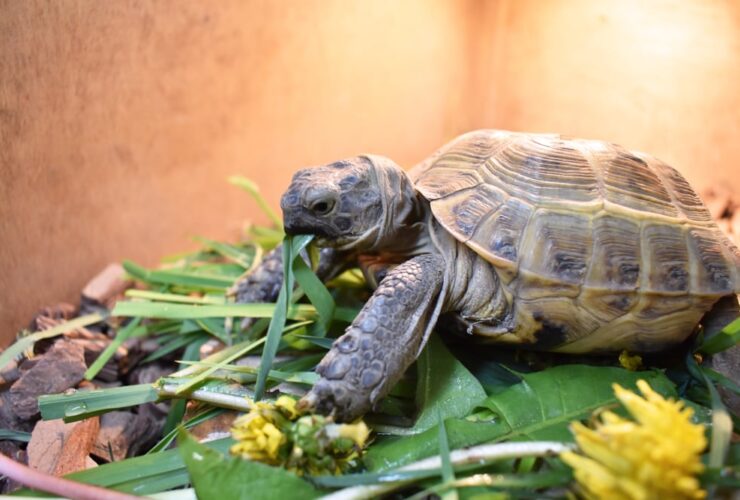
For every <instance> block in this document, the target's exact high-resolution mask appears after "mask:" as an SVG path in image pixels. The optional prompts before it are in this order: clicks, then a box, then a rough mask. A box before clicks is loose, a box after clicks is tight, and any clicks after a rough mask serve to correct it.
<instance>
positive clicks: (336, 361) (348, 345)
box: [300, 255, 444, 421]
mask: <svg viewBox="0 0 740 500" xmlns="http://www.w3.org/2000/svg"><path fill="white" fill-rule="evenodd" d="M443 274H444V261H443V259H442V258H441V257H439V256H436V255H420V256H418V257H414V258H413V259H411V260H408V261H406V262H405V263H403V264H401V265H400V266H398V267H396V268H395V269H393V270H392V271H390V272H389V273H388V275H387V276H386V277H385V278H384V279H383V281H381V283H380V286H379V287H378V289H377V290H375V293H374V294H373V296H372V297H371V298H370V300H369V301H368V302H367V304H365V307H363V309H362V311H360V314H359V315H358V316H357V318H356V319H355V320H354V322H353V323H352V325H350V326H349V327H348V328H347V330H346V332H345V333H344V335H342V336H341V337H340V338H338V339H337V340H336V341H335V342H334V344H333V345H332V348H331V350H330V351H329V353H328V354H327V355H326V356H325V357H324V359H323V360H322V361H321V363H320V364H319V366H318V367H317V368H316V371H317V372H318V373H319V375H321V379H320V380H319V381H318V382H317V383H316V385H315V386H314V387H313V389H312V390H311V392H309V393H308V394H307V395H306V396H305V397H304V398H303V399H302V400H301V403H300V405H301V406H302V407H303V408H304V409H314V410H316V411H318V412H319V413H323V414H331V415H333V416H334V417H335V418H336V419H337V420H338V421H351V420H354V419H355V418H357V417H359V416H361V415H362V414H364V413H366V412H367V411H369V410H370V409H371V408H372V407H373V406H374V405H375V404H376V403H378V401H380V400H381V399H382V398H383V397H384V396H385V395H386V394H387V393H388V391H390V389H391V388H392V387H393V385H394V384H395V383H396V382H397V381H398V379H399V378H401V375H403V373H404V372H405V371H406V369H407V368H408V367H409V365H411V363H413V361H414V360H415V359H416V358H417V356H418V355H419V352H420V351H421V349H422V347H423V346H424V343H425V342H426V340H427V338H428V335H429V332H430V331H431V329H432V328H433V327H434V323H436V320H437V316H438V314H439V311H440V308H441V305H442V300H440V299H443V297H442V295H443V293H441V290H442V287H443V281H444V279H443Z"/></svg>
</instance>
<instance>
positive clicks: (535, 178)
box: [485, 135, 599, 203]
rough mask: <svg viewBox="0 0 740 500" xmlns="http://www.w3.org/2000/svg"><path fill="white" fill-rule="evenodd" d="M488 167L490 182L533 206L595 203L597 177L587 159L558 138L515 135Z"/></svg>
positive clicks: (486, 166) (597, 191)
mask: <svg viewBox="0 0 740 500" xmlns="http://www.w3.org/2000/svg"><path fill="white" fill-rule="evenodd" d="M485 168H486V170H487V172H488V174H489V176H488V178H487V180H488V181H489V182H493V183H498V184H500V185H504V186H506V189H507V190H509V191H510V192H511V193H512V194H514V195H516V196H520V197H522V198H523V199H525V200H527V201H529V202H531V203H541V202H547V201H549V202H558V203H560V202H563V201H566V200H569V201H575V202H590V201H594V200H596V199H597V198H598V196H599V189H598V183H597V179H596V176H595V175H594V172H593V169H592V167H591V165H590V164H589V162H588V160H587V159H586V157H585V156H584V155H583V153H582V152H580V151H579V150H577V149H576V148H575V147H574V146H573V145H571V144H569V142H568V141H564V140H562V139H560V138H558V137H557V136H549V135H542V136H534V137H531V136H527V135H521V136H514V138H512V140H510V141H508V142H506V143H505V145H504V146H503V147H502V148H501V149H500V150H499V152H498V154H497V155H495V156H492V157H491V158H490V159H489V160H488V161H487V162H486V163H485Z"/></svg>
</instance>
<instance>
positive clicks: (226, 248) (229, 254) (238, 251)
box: [196, 237, 255, 269]
mask: <svg viewBox="0 0 740 500" xmlns="http://www.w3.org/2000/svg"><path fill="white" fill-rule="evenodd" d="M196 240H197V241H199V242H201V243H203V244H204V245H205V246H206V247H207V248H210V249H212V250H213V251H214V252H217V253H218V254H219V255H221V256H223V257H225V258H226V259H228V260H230V261H231V262H234V263H236V264H239V266H241V267H242V268H243V269H249V267H250V266H251V265H252V262H253V261H254V256H255V251H254V247H251V248H249V249H242V248H239V247H237V246H235V245H229V244H228V243H223V242H221V241H214V240H209V239H208V238H203V237H198V238H196Z"/></svg>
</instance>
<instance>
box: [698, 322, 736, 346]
mask: <svg viewBox="0 0 740 500" xmlns="http://www.w3.org/2000/svg"><path fill="white" fill-rule="evenodd" d="M738 342H740V318H737V319H736V320H735V321H733V322H732V323H730V324H729V325H727V326H725V327H724V328H722V330H720V331H719V332H717V333H716V334H714V335H712V336H710V337H708V338H705V339H704V342H703V343H702V344H701V345H700V346H699V348H698V349H697V350H698V351H699V352H703V353H705V354H716V353H718V352H721V351H724V350H726V349H729V348H730V347H732V346H734V345H735V344H737V343H738Z"/></svg>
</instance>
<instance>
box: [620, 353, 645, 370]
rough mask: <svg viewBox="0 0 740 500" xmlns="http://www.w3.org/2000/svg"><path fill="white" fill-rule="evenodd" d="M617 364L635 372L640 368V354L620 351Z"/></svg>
mask: <svg viewBox="0 0 740 500" xmlns="http://www.w3.org/2000/svg"><path fill="white" fill-rule="evenodd" d="M619 364H620V365H622V367H623V368H626V369H627V370H629V371H631V372H636V371H637V370H639V369H640V368H642V356H640V355H639V354H630V353H629V351H622V352H621V353H620V354H619Z"/></svg>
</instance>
